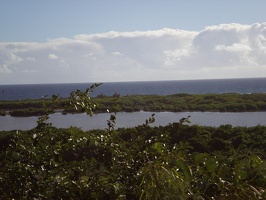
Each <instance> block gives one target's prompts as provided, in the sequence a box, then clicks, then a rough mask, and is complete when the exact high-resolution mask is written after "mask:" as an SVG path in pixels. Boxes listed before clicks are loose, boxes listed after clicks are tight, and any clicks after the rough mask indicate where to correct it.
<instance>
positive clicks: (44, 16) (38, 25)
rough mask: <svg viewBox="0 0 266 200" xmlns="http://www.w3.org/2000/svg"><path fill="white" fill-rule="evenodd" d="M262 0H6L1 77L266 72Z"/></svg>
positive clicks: (26, 80)
mask: <svg viewBox="0 0 266 200" xmlns="http://www.w3.org/2000/svg"><path fill="white" fill-rule="evenodd" d="M265 8H266V1H264V0H256V1H254V0H253V1H252V0H234V1H229V0H221V1H218V0H201V1H199V0H189V1H185V0H165V1H159V0H135V1H129V0H112V1H107V0H105V1H104V0H79V1H74V0H57V1H54V0H53V1H52V0H46V1H41V0H27V1H21V0H0V30H1V31H0V84H35V83H83V82H117V81H154V80H191V79H221V78H249V77H266V14H265Z"/></svg>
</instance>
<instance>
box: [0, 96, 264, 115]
mask: <svg viewBox="0 0 266 200" xmlns="http://www.w3.org/2000/svg"><path fill="white" fill-rule="evenodd" d="M91 101H92V102H94V103H95V104H96V105H97V108H98V109H97V110H95V112H96V113H97V112H98V113H102V112H107V109H110V108H113V109H114V110H113V111H116V112H136V111H140V110H144V111H151V112H160V111H161V112H163V111H170V112H185V111H202V112H204V111H211V112H251V111H252V112H254V111H266V94H265V93H255V94H236V93H226V94H185V93H179V94H173V95H167V96H160V95H127V96H120V95H119V94H114V95H113V96H105V95H103V94H100V95H98V96H97V97H94V98H92V99H91ZM69 102H70V99H69V98H64V99H57V101H56V102H55V101H53V100H52V99H39V100H21V101H0V115H5V114H10V115H11V116H38V115H43V114H44V113H47V112H49V113H53V112H55V111H60V112H62V113H63V114H67V113H76V112H83V110H79V111H77V110H75V109H74V108H73V106H71V105H70V103H69ZM50 108H53V109H50Z"/></svg>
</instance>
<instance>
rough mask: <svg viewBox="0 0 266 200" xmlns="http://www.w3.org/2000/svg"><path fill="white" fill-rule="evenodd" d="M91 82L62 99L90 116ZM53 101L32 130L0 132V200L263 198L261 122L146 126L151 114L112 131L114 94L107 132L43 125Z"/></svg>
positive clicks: (265, 148) (264, 131) (265, 162)
mask: <svg viewBox="0 0 266 200" xmlns="http://www.w3.org/2000/svg"><path fill="white" fill-rule="evenodd" d="M97 86H98V85H93V86H92V87H91V88H89V89H88V90H86V91H85V92H82V91H79V90H77V91H76V92H73V93H71V95H70V99H69V104H70V105H71V106H73V108H75V110H77V111H78V112H81V111H82V112H86V113H87V114H88V115H92V114H93V112H96V111H97V109H99V107H98V106H99V105H102V102H97V104H96V103H95V102H94V100H95V99H94V98H93V99H90V98H89V94H90V91H91V90H92V89H93V88H94V87H97ZM184 96H185V97H186V96H188V97H190V95H184ZM203 96H204V95H203ZM194 97H195V96H194ZM124 98H126V97H124ZM138 98H140V97H139V96H138ZM169 98H171V96H169ZM172 98H174V99H176V98H175V97H174V95H173V97H172ZM131 99H132V98H131ZM148 99H149V98H148ZM205 100H206V99H205ZM57 102H59V103H60V99H58V98H56V97H54V98H53V100H52V103H51V104H49V106H47V101H44V103H43V106H44V111H45V112H44V115H43V116H42V117H39V120H38V122H37V126H36V128H34V129H32V130H28V131H0V198H1V199H178V200H179V199H181V200H183V199H184V200H187V199H191V200H194V199H195V200H198V199H207V200H208V199H210V200H211V199H217V200H218V199H219V200H220V199H241V200H242V199H243V200H250V199H265V198H266V190H265V186H266V127H265V126H256V127H249V128H247V127H232V126H231V125H223V126H220V127H204V126H199V125H189V117H188V118H182V119H180V121H179V122H176V123H173V124H169V125H167V126H160V127H151V126H149V124H150V123H153V122H154V121H155V120H156V116H154V115H152V116H151V117H150V118H149V119H147V120H146V121H145V122H144V124H143V125H139V126H136V127H133V128H119V129H115V123H116V115H115V111H116V110H117V109H118V108H119V106H121V104H119V102H121V101H120V99H118V100H116V101H112V105H110V107H109V108H110V111H114V112H110V119H109V120H107V128H106V130H91V131H87V132H84V131H82V130H81V129H78V128H75V127H70V128H67V129H58V128H55V127H53V126H52V125H51V124H48V123H47V119H48V113H49V112H46V111H47V110H49V109H52V110H54V109H55V108H57V105H58V103H57Z"/></svg>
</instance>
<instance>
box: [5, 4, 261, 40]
mask: <svg viewBox="0 0 266 200" xmlns="http://www.w3.org/2000/svg"><path fill="white" fill-rule="evenodd" d="M265 8H266V1H263V0H256V1H251V0H234V1H229V0H221V1H214V0H203V1H202V0H201V1H199V0H194V1H193V0H190V1H185V0H183V1H182V0H179V1H178V0H166V1H159V0H136V1H129V0H113V1H107V0H106V1H103V0H98V1H96V0H79V1H74V0H56V1H54V0H53V1H52V0H46V1H40V0H26V1H21V0H2V1H1V3H0V27H1V34H0V41H2V42H3V41H8V42H25V41H33V42H38V41H46V40H47V39H48V38H58V37H73V36H75V35H78V34H93V33H102V32H107V31H146V30H157V29H161V28H173V29H183V30H192V31H199V30H201V29H203V28H204V27H205V26H210V25H217V24H222V23H240V24H253V23H255V22H258V23H262V22H265V21H266V15H265Z"/></svg>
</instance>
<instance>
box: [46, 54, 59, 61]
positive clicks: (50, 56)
mask: <svg viewBox="0 0 266 200" xmlns="http://www.w3.org/2000/svg"><path fill="white" fill-rule="evenodd" d="M48 58H49V59H52V60H56V59H57V58H58V56H57V55H55V54H49V55H48Z"/></svg>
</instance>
